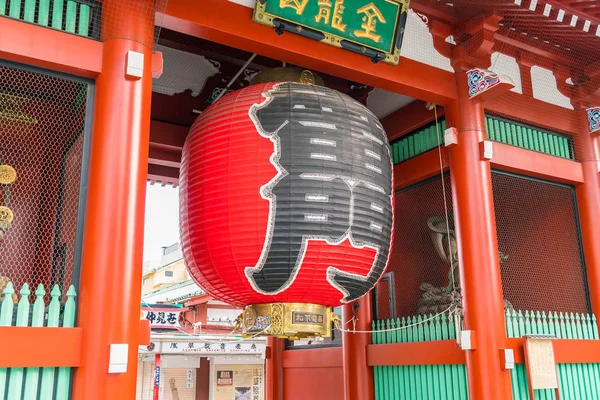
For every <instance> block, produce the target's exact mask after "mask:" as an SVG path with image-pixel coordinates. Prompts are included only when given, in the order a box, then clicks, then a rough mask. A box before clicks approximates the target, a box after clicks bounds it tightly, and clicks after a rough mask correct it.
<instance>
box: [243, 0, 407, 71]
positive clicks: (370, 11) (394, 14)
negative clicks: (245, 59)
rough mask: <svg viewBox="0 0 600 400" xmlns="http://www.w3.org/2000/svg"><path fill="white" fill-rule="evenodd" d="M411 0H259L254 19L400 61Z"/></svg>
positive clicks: (392, 60) (352, 49)
mask: <svg viewBox="0 0 600 400" xmlns="http://www.w3.org/2000/svg"><path fill="white" fill-rule="evenodd" d="M409 1H410V0H257V1H256V8H255V11H254V20H255V21H256V22H260V23H263V24H266V25H270V26H273V27H275V28H276V31H277V32H278V33H282V32H283V31H290V32H294V33H298V34H301V35H304V36H307V37H310V38H312V39H316V40H319V41H322V42H324V43H327V44H330V45H333V46H337V47H342V48H344V49H347V50H351V51H355V52H358V53H361V54H365V55H367V56H369V57H371V58H372V59H373V61H374V62H377V61H379V60H383V61H385V62H388V63H390V64H394V65H396V64H398V61H399V58H400V46H401V44H402V36H403V34H404V27H405V25H406V17H407V13H408V4H409Z"/></svg>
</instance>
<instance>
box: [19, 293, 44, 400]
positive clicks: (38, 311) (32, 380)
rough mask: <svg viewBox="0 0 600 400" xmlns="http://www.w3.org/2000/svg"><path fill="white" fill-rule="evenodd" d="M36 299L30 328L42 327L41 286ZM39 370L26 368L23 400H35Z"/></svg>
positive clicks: (42, 299) (42, 304) (42, 297)
mask: <svg viewBox="0 0 600 400" xmlns="http://www.w3.org/2000/svg"><path fill="white" fill-rule="evenodd" d="M35 295H36V299H35V302H34V303H33V314H32V316H31V326H35V327H42V326H44V307H45V304H44V296H45V295H46V291H45V290H44V286H43V285H39V286H38V288H37V290H36V291H35ZM39 377H40V369H39V368H27V375H26V377H25V382H26V385H25V395H24V397H23V400H36V399H37V392H38V387H39Z"/></svg>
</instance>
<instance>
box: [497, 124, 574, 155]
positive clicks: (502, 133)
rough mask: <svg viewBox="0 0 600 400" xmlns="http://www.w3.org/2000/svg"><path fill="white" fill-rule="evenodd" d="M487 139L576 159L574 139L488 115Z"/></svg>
mask: <svg viewBox="0 0 600 400" xmlns="http://www.w3.org/2000/svg"><path fill="white" fill-rule="evenodd" d="M485 125H486V129H487V137H488V139H489V140H492V141H494V142H499V143H504V144H508V145H511V146H516V147H520V148H523V149H527V150H533V151H537V152H540V153H544V154H549V155H551V156H555V157H561V158H566V159H569V160H573V159H574V154H573V150H572V149H573V146H572V139H571V138H570V137H568V136H565V135H561V134H559V133H555V132H550V131H546V130H543V129H538V128H535V127H533V126H529V125H526V124H520V123H517V122H514V121H509V120H505V119H503V118H499V117H495V116H492V115H486V117H485Z"/></svg>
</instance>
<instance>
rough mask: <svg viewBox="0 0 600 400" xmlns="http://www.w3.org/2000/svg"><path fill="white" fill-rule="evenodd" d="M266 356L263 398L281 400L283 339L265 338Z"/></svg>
mask: <svg viewBox="0 0 600 400" xmlns="http://www.w3.org/2000/svg"><path fill="white" fill-rule="evenodd" d="M267 348H268V349H269V350H268V357H267V359H266V361H265V400H283V350H284V348H285V340H284V339H277V338H274V337H268V338H267Z"/></svg>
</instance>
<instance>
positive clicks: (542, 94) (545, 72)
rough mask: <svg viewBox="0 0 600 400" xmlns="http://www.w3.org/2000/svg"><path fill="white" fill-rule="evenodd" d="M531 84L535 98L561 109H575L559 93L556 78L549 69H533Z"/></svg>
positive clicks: (565, 97) (568, 100)
mask: <svg viewBox="0 0 600 400" xmlns="http://www.w3.org/2000/svg"><path fill="white" fill-rule="evenodd" d="M531 84H532V86H533V97H534V98H536V99H538V100H541V101H544V102H546V103H550V104H554V105H557V106H559V107H564V108H568V109H570V110H572V109H573V106H572V105H571V101H570V99H569V98H568V97H567V96H564V95H563V94H562V93H561V92H559V91H558V87H557V84H556V78H555V77H554V74H553V73H552V71H550V70H549V69H546V68H542V67H538V66H534V67H532V68H531Z"/></svg>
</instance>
